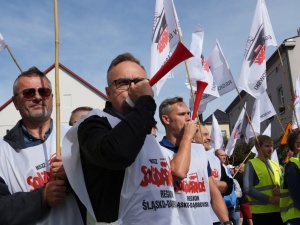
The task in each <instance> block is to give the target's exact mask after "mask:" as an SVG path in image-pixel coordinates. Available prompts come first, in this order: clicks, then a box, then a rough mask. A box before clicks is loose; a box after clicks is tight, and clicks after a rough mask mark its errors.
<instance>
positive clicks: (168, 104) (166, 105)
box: [159, 96, 183, 126]
mask: <svg viewBox="0 0 300 225" xmlns="http://www.w3.org/2000/svg"><path fill="white" fill-rule="evenodd" d="M178 102H183V98H182V97H180V96H176V97H174V98H167V99H165V100H163V101H162V103H161V104H160V106H159V119H160V121H161V123H162V124H163V125H164V126H165V124H164V123H163V121H162V115H166V114H168V113H169V112H170V111H171V109H172V105H174V104H175V103H178Z"/></svg>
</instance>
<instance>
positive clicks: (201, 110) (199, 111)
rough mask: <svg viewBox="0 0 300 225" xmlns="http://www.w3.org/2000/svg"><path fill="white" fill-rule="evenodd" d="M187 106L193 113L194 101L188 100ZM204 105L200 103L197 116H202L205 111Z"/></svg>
mask: <svg viewBox="0 0 300 225" xmlns="http://www.w3.org/2000/svg"><path fill="white" fill-rule="evenodd" d="M195 96H196V92H195ZM189 106H190V111H191V112H193V111H194V100H193V99H192V98H190V99H189ZM206 106H207V103H206V104H203V103H202V102H200V105H199V108H198V115H200V114H202V113H203V112H204V111H205V110H206Z"/></svg>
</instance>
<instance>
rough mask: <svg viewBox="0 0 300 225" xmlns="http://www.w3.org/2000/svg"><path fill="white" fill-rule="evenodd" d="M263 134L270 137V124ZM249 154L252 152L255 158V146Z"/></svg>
mask: <svg viewBox="0 0 300 225" xmlns="http://www.w3.org/2000/svg"><path fill="white" fill-rule="evenodd" d="M263 134H264V135H267V136H269V137H271V124H269V125H268V126H267V128H266V129H265V131H264V132H263ZM251 152H253V153H254V154H255V157H256V156H257V154H258V152H257V149H256V147H255V145H254V146H253V148H252V149H251Z"/></svg>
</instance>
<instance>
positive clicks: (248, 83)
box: [237, 0, 277, 98]
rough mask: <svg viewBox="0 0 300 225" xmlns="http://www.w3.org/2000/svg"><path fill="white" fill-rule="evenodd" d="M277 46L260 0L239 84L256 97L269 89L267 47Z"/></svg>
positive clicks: (262, 0)
mask: <svg viewBox="0 0 300 225" xmlns="http://www.w3.org/2000/svg"><path fill="white" fill-rule="evenodd" d="M269 45H273V46H277V42H276V39H275V35H274V32H273V28H272V25H271V22H270V18H269V14H268V11H267V7H266V4H265V1H264V0H258V1H257V4H256V9H255V13H254V18H253V22H252V27H251V30H250V35H249V37H248V40H247V44H246V49H245V54H244V60H243V64H242V70H241V74H240V77H239V81H238V84H237V86H238V87H239V88H241V89H243V90H244V91H246V92H248V93H249V94H250V95H252V96H253V97H254V98H259V96H260V95H261V94H262V93H263V92H264V91H265V90H266V89H267V81H266V47H267V46H269Z"/></svg>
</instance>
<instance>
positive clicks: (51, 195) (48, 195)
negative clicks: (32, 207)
mask: <svg viewBox="0 0 300 225" xmlns="http://www.w3.org/2000/svg"><path fill="white" fill-rule="evenodd" d="M66 191H67V188H66V186H65V181H64V180H52V181H50V182H49V183H47V184H46V187H45V189H44V199H45V201H46V202H47V204H48V205H49V206H51V207H52V206H56V205H57V204H59V203H60V202H61V201H62V200H63V199H64V198H65V197H66Z"/></svg>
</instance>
